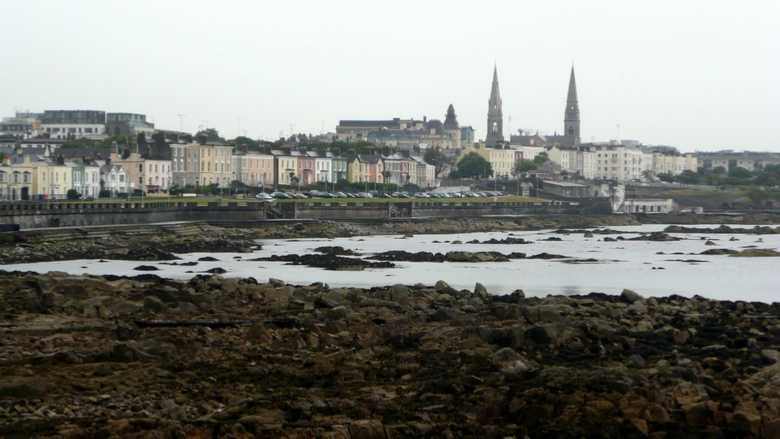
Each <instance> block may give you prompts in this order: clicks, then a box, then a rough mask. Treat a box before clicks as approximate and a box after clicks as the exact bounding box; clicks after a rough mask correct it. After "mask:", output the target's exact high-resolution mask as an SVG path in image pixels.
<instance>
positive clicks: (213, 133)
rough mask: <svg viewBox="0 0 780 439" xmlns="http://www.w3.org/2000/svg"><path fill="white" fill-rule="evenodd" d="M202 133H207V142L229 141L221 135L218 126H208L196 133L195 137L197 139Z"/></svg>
mask: <svg viewBox="0 0 780 439" xmlns="http://www.w3.org/2000/svg"><path fill="white" fill-rule="evenodd" d="M201 134H205V135H206V141H207V142H220V143H227V141H226V140H225V139H223V138H222V137H221V136H220V135H219V131H217V129H216V128H206V129H205V130H201V131H198V132H197V133H196V134H195V138H196V139H197V138H198V137H200V135H201Z"/></svg>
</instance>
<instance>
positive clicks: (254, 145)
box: [231, 136, 260, 151]
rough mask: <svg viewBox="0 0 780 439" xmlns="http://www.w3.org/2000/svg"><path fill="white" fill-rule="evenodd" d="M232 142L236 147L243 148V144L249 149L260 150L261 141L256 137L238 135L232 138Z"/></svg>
mask: <svg viewBox="0 0 780 439" xmlns="http://www.w3.org/2000/svg"><path fill="white" fill-rule="evenodd" d="M231 143H233V144H235V146H236V148H241V147H243V145H246V147H247V149H248V150H249V151H259V150H260V142H258V141H257V140H254V139H250V138H249V137H246V136H238V137H236V138H235V139H233V140H231Z"/></svg>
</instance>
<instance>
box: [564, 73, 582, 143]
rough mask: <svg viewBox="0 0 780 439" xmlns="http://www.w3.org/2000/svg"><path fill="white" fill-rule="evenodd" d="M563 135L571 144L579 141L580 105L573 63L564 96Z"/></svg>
mask: <svg viewBox="0 0 780 439" xmlns="http://www.w3.org/2000/svg"><path fill="white" fill-rule="evenodd" d="M563 129H564V131H563V132H564V135H565V136H566V137H568V138H569V139H570V141H571V143H572V144H574V145H577V144H579V143H580V105H579V102H578V101H577V82H576V81H575V79H574V64H572V66H571V76H570V77H569V94H568V96H567V97H566V111H565V113H564V118H563Z"/></svg>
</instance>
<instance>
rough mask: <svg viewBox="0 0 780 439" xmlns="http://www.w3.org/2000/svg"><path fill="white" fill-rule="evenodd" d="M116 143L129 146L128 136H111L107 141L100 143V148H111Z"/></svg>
mask: <svg viewBox="0 0 780 439" xmlns="http://www.w3.org/2000/svg"><path fill="white" fill-rule="evenodd" d="M114 142H116V143H117V145H126V144H127V137H126V136H111V137H106V138H105V139H103V140H101V141H100V143H98V145H97V147H98V148H111V144H112V143H114Z"/></svg>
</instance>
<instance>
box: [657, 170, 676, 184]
mask: <svg viewBox="0 0 780 439" xmlns="http://www.w3.org/2000/svg"><path fill="white" fill-rule="evenodd" d="M656 177H658V179H659V180H661V181H663V182H666V183H673V182H674V175H672V174H670V173H668V172H662V173H660V174H658V175H656Z"/></svg>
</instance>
